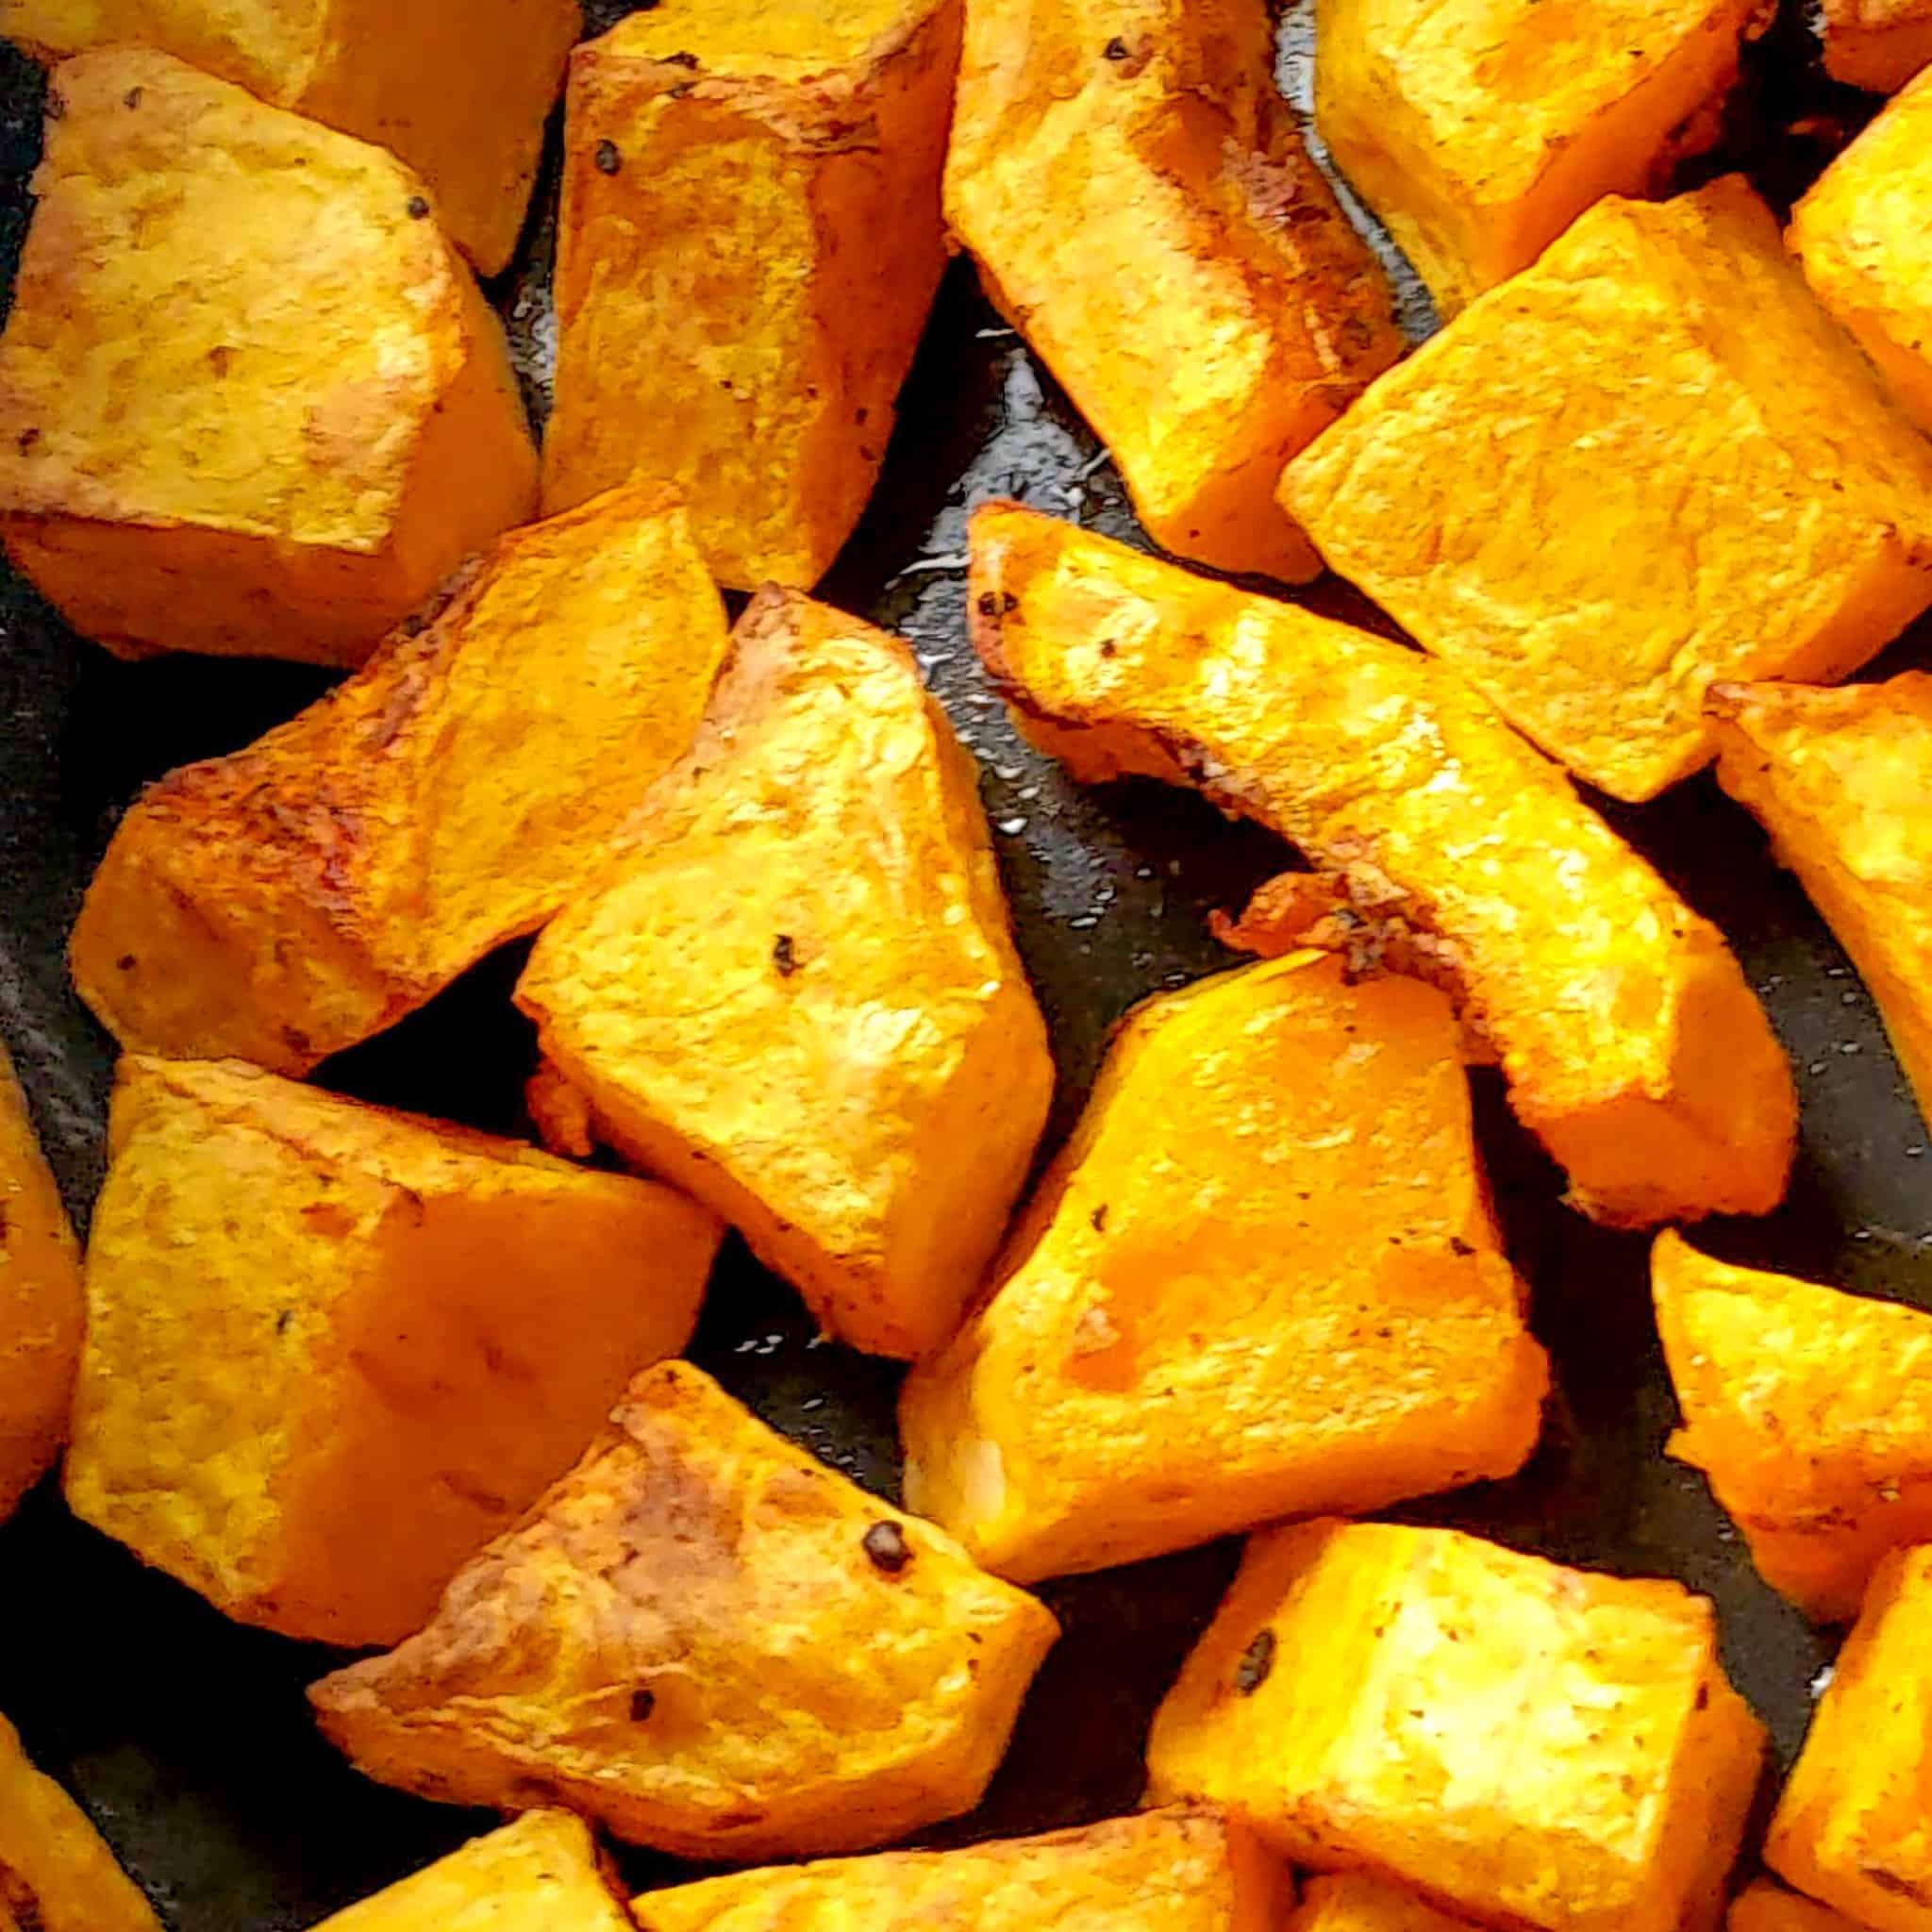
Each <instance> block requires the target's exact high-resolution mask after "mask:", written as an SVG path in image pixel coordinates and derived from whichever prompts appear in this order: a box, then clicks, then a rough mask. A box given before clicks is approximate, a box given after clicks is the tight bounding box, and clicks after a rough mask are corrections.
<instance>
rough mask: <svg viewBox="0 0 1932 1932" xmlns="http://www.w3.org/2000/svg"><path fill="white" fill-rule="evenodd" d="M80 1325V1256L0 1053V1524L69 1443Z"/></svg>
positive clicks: (4, 1056) (7, 1062)
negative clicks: (68, 1424) (68, 1418)
mask: <svg viewBox="0 0 1932 1932" xmlns="http://www.w3.org/2000/svg"><path fill="white" fill-rule="evenodd" d="M81 1323H82V1303H81V1290H80V1251H79V1249H78V1248H77V1247H76V1246H75V1241H74V1230H73V1228H72V1227H71V1226H69V1225H68V1221H67V1210H66V1208H64V1207H62V1206H61V1203H60V1192H59V1190H58V1188H57V1187H56V1186H55V1185H54V1176H53V1174H50V1173H49V1172H48V1169H47V1162H46V1157H45V1156H44V1155H42V1152H41V1143H40V1141H38V1140H37V1139H36V1138H35V1136H34V1127H33V1122H32V1120H31V1118H30V1117H29V1116H28V1113H27V1108H26V1096H25V1094H24V1093H22V1091H20V1082H19V1081H18V1080H17V1079H16V1078H15V1077H14V1074H13V1063H12V1061H11V1060H9V1059H8V1057H7V1049H6V1048H5V1047H4V1046H0V1522H5V1521H6V1519H7V1518H8V1516H10V1515H11V1514H12V1513H13V1508H14V1506H15V1504H17V1503H18V1502H19V1501H20V1499H21V1498H22V1497H23V1496H24V1495H25V1493H26V1492H27V1491H29V1490H30V1489H32V1488H33V1486H34V1484H35V1483H37V1482H38V1481H39V1480H40V1479H41V1477H42V1475H43V1474H46V1472H47V1471H48V1470H49V1469H50V1468H51V1467H52V1466H53V1462H54V1458H55V1457H57V1456H58V1454H59V1453H60V1444H61V1443H62V1442H63V1441H65V1440H66V1436H67V1406H68V1402H69V1400H70V1398H71V1397H72V1394H73V1391H74V1370H75V1362H76V1361H77V1360H78V1358H79V1356H80V1331H81Z"/></svg>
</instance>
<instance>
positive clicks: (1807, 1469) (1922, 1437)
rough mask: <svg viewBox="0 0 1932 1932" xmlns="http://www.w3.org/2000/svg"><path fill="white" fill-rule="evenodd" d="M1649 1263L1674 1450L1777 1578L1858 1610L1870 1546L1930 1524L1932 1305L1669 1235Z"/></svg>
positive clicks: (1912, 1536) (1914, 1534) (1812, 1603)
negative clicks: (1831, 1284) (1906, 1302)
mask: <svg viewBox="0 0 1932 1932" xmlns="http://www.w3.org/2000/svg"><path fill="white" fill-rule="evenodd" d="M1650 1266H1651V1285H1652V1288H1653V1291H1654V1292H1655V1294H1656V1298H1657V1326H1658V1328H1659V1329H1660V1330H1661V1332H1662V1335H1663V1341H1664V1354H1665V1357H1666V1358H1667V1359H1668V1361H1669V1363H1670V1370H1671V1380H1672V1382H1673V1383H1674V1385H1675V1387H1676V1391H1677V1404H1678V1407H1680V1408H1681V1409H1682V1410H1683V1414H1684V1426H1683V1427H1682V1429H1680V1430H1679V1431H1678V1432H1677V1434H1676V1435H1675V1436H1674V1437H1673V1438H1672V1439H1671V1445H1670V1453H1671V1454H1672V1455H1673V1456H1674V1457H1677V1458H1678V1459H1679V1460H1680V1461H1683V1462H1688V1463H1691V1464H1692V1465H1693V1466H1694V1467H1696V1468H1698V1469H1701V1470H1703V1471H1704V1472H1705V1473H1706V1474H1707V1475H1708V1476H1709V1477H1710V1486H1711V1488H1712V1489H1713V1490H1714V1491H1716V1492H1717V1499H1718V1501H1719V1502H1720V1503H1722V1504H1723V1505H1724V1507H1725V1508H1726V1509H1727V1510H1729V1511H1730V1513H1731V1515H1732V1516H1733V1517H1734V1518H1736V1520H1737V1522H1738V1525H1739V1527H1740V1528H1741V1529H1742V1530H1743V1532H1744V1535H1745V1537H1746V1539H1747V1540H1748V1541H1749V1542H1750V1545H1751V1556H1752V1559H1753V1561H1755V1562H1756V1563H1757V1568H1758V1571H1759V1573H1760V1574H1762V1576H1763V1577H1764V1580H1765V1581H1766V1582H1767V1583H1769V1584H1770V1585H1771V1586H1772V1588H1773V1589H1774V1590H1777V1591H1782V1592H1783V1593H1784V1594H1785V1595H1786V1596H1788V1597H1790V1599H1791V1601H1792V1602H1793V1603H1795V1604H1796V1605H1797V1606H1798V1607H1800V1608H1801V1609H1803V1610H1804V1611H1805V1612H1806V1614H1807V1616H1812V1617H1816V1618H1819V1619H1821V1620H1822V1621H1825V1622H1838V1621H1840V1620H1843V1619H1847V1618H1850V1617H1854V1616H1856V1615H1857V1610H1858V1604H1859V1602H1860V1600H1861V1599H1862V1598H1863V1596H1864V1593H1865V1585H1866V1582H1867V1580H1868V1579H1869V1578H1870V1576H1871V1574H1872V1572H1873V1569H1874V1567H1875V1566H1876V1564H1877V1562H1878V1560H1879V1558H1880V1557H1883V1556H1884V1555H1885V1554H1886V1553H1887V1552H1888V1551H1890V1550H1893V1549H1896V1548H1898V1546H1899V1545H1900V1544H1902V1543H1913V1542H1921V1541H1925V1540H1926V1539H1928V1538H1932V1315H1928V1314H1924V1313H1923V1312H1922V1311H1921V1310H1919V1309H1917V1308H1908V1307H1899V1306H1898V1305H1897V1304H1896V1303H1893V1302H1880V1301H1871V1300H1868V1299H1867V1298H1865V1297H1864V1296H1861V1295H1854V1294H1842V1293H1840V1291H1838V1290H1837V1289H1833V1288H1818V1287H1814V1286H1813V1285H1812V1284H1811V1283H1810V1282H1808V1281H1795V1280H1792V1279H1791V1278H1790V1276H1789V1275H1784V1274H1764V1273H1762V1272H1760V1271H1759V1270H1757V1269H1755V1268H1733V1267H1729V1266H1727V1265H1726V1264H1725V1263H1724V1262H1722V1261H1714V1260H1712V1259H1710V1258H1709V1257H1707V1256H1705V1255H1700V1254H1699V1253H1698V1252H1697V1251H1696V1249H1694V1248H1692V1247H1691V1245H1690V1244H1689V1243H1688V1242H1687V1241H1683V1240H1682V1239H1681V1238H1680V1237H1678V1236H1677V1235H1674V1234H1669V1233H1666V1234H1662V1235H1659V1236H1658V1237H1657V1246H1656V1247H1655V1249H1654V1250H1653V1251H1652V1254H1651V1264H1650Z"/></svg>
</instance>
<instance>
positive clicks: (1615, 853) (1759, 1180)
mask: <svg viewBox="0 0 1932 1932" xmlns="http://www.w3.org/2000/svg"><path fill="white" fill-rule="evenodd" d="M970 527H971V535H970V542H971V548H972V574H971V578H970V584H969V608H970V611H971V617H970V622H971V624H972V626H973V635H974V642H975V644H976V646H977V648H978V651H979V655H980V657H981V658H982V659H983V660H984V661H985V663H986V665H987V667H988V669H989V670H990V671H991V674H992V675H993V678H994V680H995V681H996V682H997V683H998V684H999V685H1000V687H1001V689H1002V690H1003V691H1004V692H1005V694H1006V697H1007V700H1008V704H1009V705H1010V706H1011V707H1012V708H1013V712H1014V716H1015V719H1016V722H1017V723H1018V724H1019V725H1020V728H1021V729H1022V730H1023V731H1024V733H1025V734H1026V736H1027V737H1028V738H1030V739H1031V740H1032V741H1034V742H1035V743H1036V744H1038V745H1039V746H1040V747H1041V749H1042V750H1044V751H1046V752H1049V753H1050V754H1052V755H1053V756H1055V757H1058V758H1061V759H1063V760H1064V761H1065V762H1066V764H1067V766H1068V769H1069V770H1070V771H1071V772H1072V773H1073V774H1074V776H1075V777H1076V778H1080V779H1083V780H1086V781H1088V782H1098V781H1100V780H1102V779H1106V778H1114V777H1119V776H1121V775H1122V774H1129V773H1138V774H1144V775H1147V776H1152V777H1157V778H1163V779H1166V780H1167V781H1168V782H1169V783H1171V784H1191V785H1194V786H1197V787H1198V788H1199V789H1200V790H1201V791H1204V792H1206V794H1207V795H1208V798H1210V799H1211V800H1213V801H1214V803H1215V804H1217V805H1219V806H1220V807H1221V808H1222V809H1223V810H1224V811H1225V812H1227V813H1229V814H1230V815H1231V816H1239V817H1242V818H1249V819H1254V820H1256V821H1257V822H1258V823H1259V824H1264V825H1266V826H1268V827H1269V829H1270V830H1272V831H1274V832H1277V833H1279V834H1280V835H1281V836H1282V837H1283V838H1286V839H1291V840H1292V841H1294V842H1295V843H1296V844H1298V845H1300V846H1301V847H1302V848H1303V850H1304V851H1305V852H1307V855H1308V857H1309V858H1312V859H1313V860H1314V861H1315V862H1316V863H1317V864H1318V865H1319V866H1321V867H1323V868H1324V869H1325V870H1327V871H1329V872H1332V873H1335V874H1339V875H1340V883H1341V890H1342V891H1343V893H1344V896H1345V897H1346V898H1347V900H1348V904H1349V909H1350V914H1351V917H1352V919H1353V920H1354V921H1355V927H1354V930H1355V931H1356V933H1357V935H1358V937H1359V938H1360V940H1361V941H1362V943H1363V944H1364V946H1365V947H1366V948H1367V950H1368V951H1369V953H1370V954H1374V952H1376V951H1378V950H1381V949H1384V948H1386V949H1388V950H1389V951H1390V953H1391V957H1394V958H1400V959H1401V960H1402V961H1403V963H1404V964H1405V965H1406V966H1407V967H1409V968H1410V969H1412V970H1415V971H1418V972H1426V973H1428V974H1432V975H1433V976H1434V977H1436V978H1437V979H1438V980H1439V981H1440V983H1441V984H1442V985H1444V986H1445V987H1447V988H1448V989H1449V990H1450V991H1452V992H1453V993H1454V995H1455V996H1456V998H1457V1002H1458V1004H1459V1005H1460V1006H1461V1008H1462V1009H1463V1013H1464V1017H1465V1020H1466V1021H1467V1022H1469V1023H1470V1024H1473V1025H1474V1027H1475V1028H1476V1029H1477V1030H1478V1031H1480V1032H1481V1033H1482V1034H1483V1035H1485V1036H1486V1037H1487V1039H1488V1040H1489V1041H1490V1043H1491V1046H1492V1048H1493V1050H1494V1052H1495V1054H1496V1055H1497V1057H1498V1058H1500V1060H1501V1062H1502V1067H1503V1075H1504V1078H1505V1080H1506V1081H1507V1084H1508V1089H1509V1099H1510V1104H1511V1105H1512V1106H1513V1107H1514V1108H1515V1109H1516V1111H1517V1113H1518V1115H1519V1116H1520V1117H1521V1119H1522V1120H1523V1122H1524V1124H1525V1125H1527V1126H1528V1127H1529V1128H1530V1129H1531V1130H1532V1131H1533V1132H1534V1133H1536V1134H1537V1135H1538V1136H1539V1137H1540V1138H1541V1141H1542V1142H1543V1144H1544V1145H1545V1146H1546V1147H1547V1148H1548V1149H1549V1150H1550V1153H1551V1155H1552V1156H1553V1157H1554V1158H1556V1159H1557V1161H1558V1162H1560V1163H1561V1165H1562V1166H1563V1167H1564V1168H1565V1169H1566V1170H1567V1172H1568V1174H1569V1176H1570V1197H1569V1198H1570V1200H1571V1202H1572V1203H1573V1204H1574V1206H1576V1207H1577V1208H1581V1209H1582V1210H1583V1211H1584V1212H1585V1213H1587V1214H1589V1215H1591V1217H1592V1218H1594V1219H1596V1220H1599V1221H1604V1222H1607V1223H1610V1224H1614V1225H1618V1226H1626V1227H1629V1226H1644V1225H1647V1224H1652V1223H1655V1222H1659V1221H1674V1220H1694V1219H1696V1218H1698V1217H1700V1216H1702V1215H1706V1214H1713V1213H1747V1214H1761V1213H1764V1212H1766V1211H1767V1210H1768V1209H1770V1208H1773V1207H1774V1206H1775V1205H1776V1203H1777V1202H1778V1200H1779V1199H1780V1198H1781V1197H1782V1195H1783V1193H1784V1188H1785V1180H1786V1176H1787V1174H1788V1173H1789V1171H1790V1160H1791V1151H1792V1145H1793V1141H1794V1140H1795V1136H1796V1125H1797V1103H1796V1099H1795V1096H1794V1094H1793V1092H1792V1088H1791V1077H1790V1068H1789V1067H1788V1066H1787V1064H1786V1062H1785V1058H1784V1055H1783V1053H1782V1051H1781V1050H1780V1049H1779V1047H1778V1044H1777V1041H1775V1039H1774V1037H1773V1035H1772V1031H1771V1027H1770V1024H1769V1023H1768V1022H1767V1021H1766V1019H1765V1016H1764V1011H1763V1008H1761V1007H1759V1005H1758V1004H1757V999H1756V997H1755V996H1754V995H1753V993H1752V991H1751V988H1750V985H1749V983H1748V982H1747V981H1746V980H1745V978H1744V975H1743V974H1742V972H1741V971H1740V968H1739V965H1738V962H1737V960H1736V958H1733V957H1732V954H1731V952H1730V949H1729V948H1728V946H1727V945H1726V944H1725V943H1724V935H1723V934H1722V933H1720V932H1719V931H1718V929H1717V928H1716V927H1715V926H1714V925H1712V924H1710V923H1709V921H1707V920H1705V919H1701V918H1699V917H1698V916H1697V915H1696V914H1695V913H1694V912H1692V911H1691V908H1689V907H1688V906H1687V905H1685V903H1684V902H1683V900H1682V899H1681V898H1679V897H1678V896H1677V894H1676V893H1675V892H1674V891H1672V890H1671V888H1670V887H1669V886H1668V885H1666V884H1665V883H1664V881H1663V880H1662V879H1661V878H1659V877H1658V876H1657V874H1656V873H1655V872H1654V871H1653V870H1652V869H1651V868H1650V866H1649V865H1647V864H1646V863H1645V862H1644V861H1643V860H1642V859H1641V858H1639V857H1638V856H1637V854H1636V853H1634V852H1633V851H1632V850H1631V849H1630V848H1629V846H1627V845H1626V844H1624V841H1622V840H1621V839H1619V838H1618V837H1617V835H1616V834H1615V833H1614V832H1612V831H1611V830H1610V828H1609V827H1608V826H1607V824H1605V823H1604V822H1603V820H1602V819H1601V818H1599V817H1598V816H1597V814H1596V813H1595V812H1594V811H1592V810H1591V808H1590V807H1589V806H1588V805H1586V804H1585V803H1584V802H1583V801H1582V800H1581V799H1580V798H1578V797H1577V795H1576V793H1575V791H1574V789H1573V788H1572V787H1571V786H1570V784H1569V783H1568V782H1567V780H1566V779H1565V778H1564V776H1563V774H1561V773H1560V772H1559V771H1557V769H1556V767H1555V766H1553V765H1552V764H1550V763H1549V762H1548V760H1547V759H1544V758H1541V757H1539V756H1538V755H1537V753H1536V752H1535V750H1534V749H1533V748H1532V747H1531V746H1529V745H1528V744H1526V743H1525V742H1524V740H1523V739H1522V738H1521V737H1519V736H1518V735H1517V734H1516V733H1515V732H1513V731H1511V730H1510V729H1509V728H1508V726H1507V724H1505V723H1504V722H1503V720H1502V719H1501V718H1500V717H1499V716H1497V714H1496V713H1495V712H1494V711H1492V710H1491V709H1490V708H1489V707H1488V706H1487V705H1486V704H1484V703H1483V702H1482V700H1481V699H1480V698H1479V697H1477V696H1476V694H1475V693H1474V691H1471V690H1470V689H1469V687H1468V686H1467V685H1466V684H1465V683H1464V682H1463V681H1462V680H1461V679H1460V678H1458V677H1457V676H1456V675H1454V674H1453V673H1452V672H1450V671H1449V670H1448V669H1447V668H1446V667H1445V666H1442V665H1440V664H1436V663H1432V662H1431V661H1430V660H1429V659H1428V658H1425V657H1424V656H1422V655H1421V654H1420V653H1419V652H1415V651H1410V650H1406V649H1404V648H1403V647H1402V646H1401V645H1399V644H1394V643H1391V642H1390V641H1388V640H1387V639H1384V638H1379V637H1375V636H1373V635H1371V634H1370V633H1368V632H1366V631H1362V630H1357V629H1355V628H1354V627H1352V626H1350V625H1341V624H1336V623H1333V622H1331V621H1329V620H1327V619H1324V618H1322V617H1318V616H1316V615H1315V614H1314V613H1312V612H1310V611H1307V610H1303V609H1300V608H1297V607H1295V606H1293V605H1290V604H1283V603H1277V602H1274V601H1273V600H1271V599H1267V598H1262V597H1257V596H1254V595H1252V594H1250V593H1248V592H1245V591H1239V590H1236V589H1234V588H1233V587H1231V586H1229V585H1226V584H1221V583H1214V582H1210V581H1208V580H1207V579H1205V578H1202V577H1198V576H1194V575H1190V574H1189V573H1188V572H1186V571H1182V570H1178V569H1176V568H1174V566H1173V565H1171V564H1167V563H1162V562H1160V561H1158V559H1156V558H1150V557H1145V556H1142V555H1141V554H1140V553H1139V552H1137V551H1133V550H1129V549H1127V548H1126V547H1125V546H1124V545H1122V544H1119V543H1114V542H1110V541H1108V539H1106V538H1104V537H1100V536H1096V535H1095V534H1093V533H1092V532H1091V531H1088V530H1083V529H1079V528H1077V527H1076V526H1074V525H1071V524H1067V523H1062V522H1059V521H1058V520H1056V519H1054V518H1052V517H1046V516H1041V515H1040V514H1039V513H1038V512H1037V511H1033V510H1028V509H1024V508H1021V507H1019V506H1018V505H1014V504H1001V503H994V504H988V505H984V506H982V507H981V508H979V509H978V510H976V511H975V512H974V517H973V521H972V524H971V526H970Z"/></svg>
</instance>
